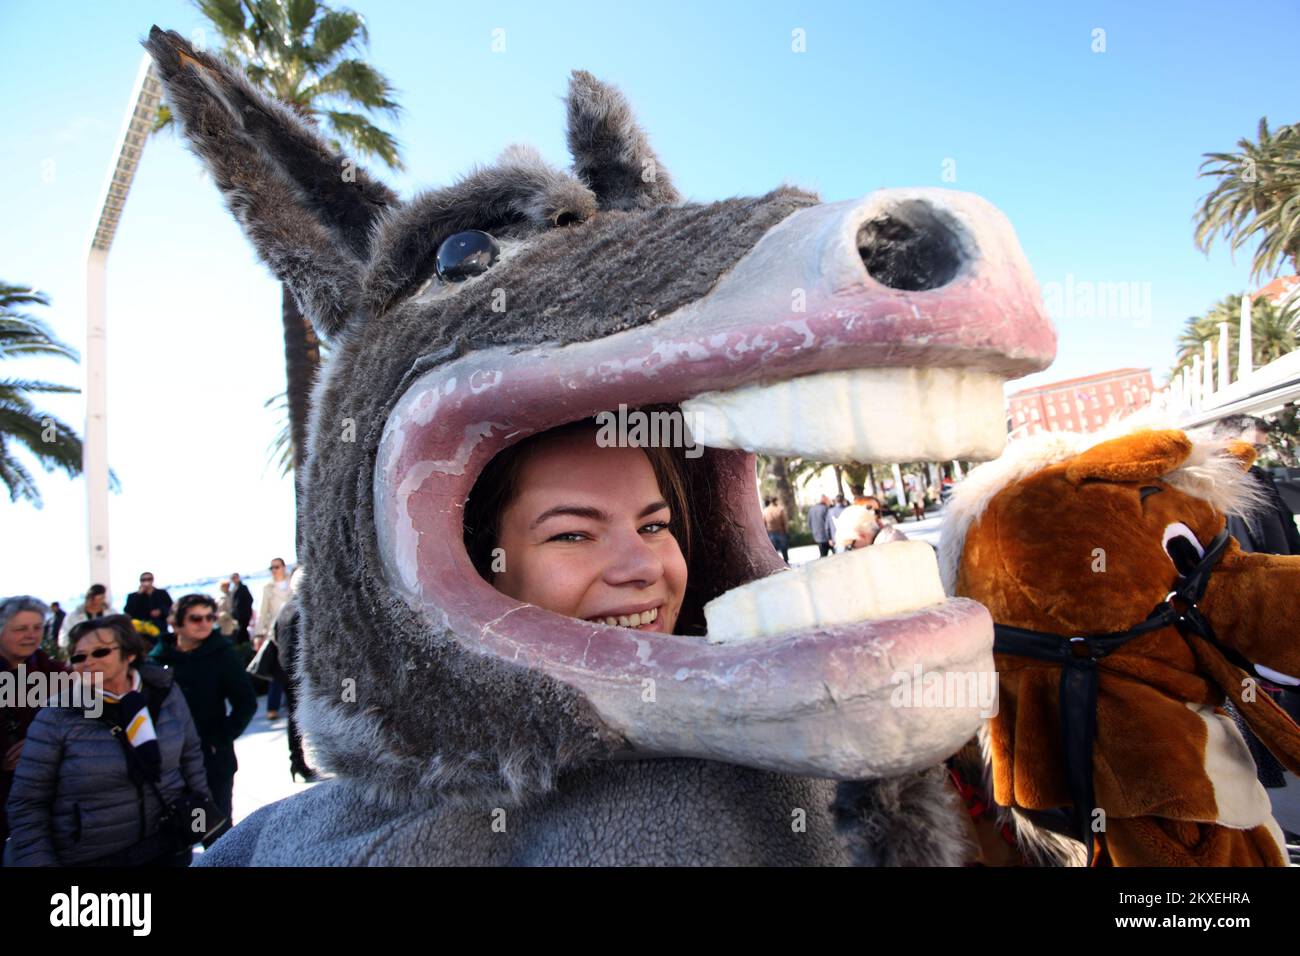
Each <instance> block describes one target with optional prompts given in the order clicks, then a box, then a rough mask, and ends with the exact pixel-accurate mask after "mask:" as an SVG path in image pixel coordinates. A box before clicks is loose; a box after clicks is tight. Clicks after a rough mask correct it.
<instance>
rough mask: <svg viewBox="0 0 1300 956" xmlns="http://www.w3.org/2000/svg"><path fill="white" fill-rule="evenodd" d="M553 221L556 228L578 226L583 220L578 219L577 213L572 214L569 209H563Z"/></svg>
mask: <svg viewBox="0 0 1300 956" xmlns="http://www.w3.org/2000/svg"><path fill="white" fill-rule="evenodd" d="M552 221H553V222H554V223H555V225H556V226H560V227H563V226H573V225H577V224H578V223H579V222H580V221H581V220H579V219H578V217H577V215H576V214H575V213H571V212H569V210H567V209H561V210H560V211H559V212H557V213H556V214H555V217H554V219H553V220H552Z"/></svg>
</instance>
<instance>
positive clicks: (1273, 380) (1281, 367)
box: [1169, 293, 1300, 428]
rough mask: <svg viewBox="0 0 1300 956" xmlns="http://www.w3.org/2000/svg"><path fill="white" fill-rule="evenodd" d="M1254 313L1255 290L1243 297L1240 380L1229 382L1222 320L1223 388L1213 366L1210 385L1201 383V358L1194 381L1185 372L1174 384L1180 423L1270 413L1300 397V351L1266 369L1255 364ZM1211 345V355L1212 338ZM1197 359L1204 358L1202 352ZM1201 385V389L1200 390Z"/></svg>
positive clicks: (1195, 423) (1174, 408)
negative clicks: (1251, 299)
mask: <svg viewBox="0 0 1300 956" xmlns="http://www.w3.org/2000/svg"><path fill="white" fill-rule="evenodd" d="M1250 312H1251V306H1250V294H1249V293H1247V294H1246V295H1244V296H1242V299H1241V328H1240V333H1239V335H1238V339H1237V341H1238V349H1237V380H1236V381H1235V382H1231V383H1229V382H1228V381H1227V379H1228V378H1229V377H1230V376H1229V362H1228V323H1226V322H1222V323H1220V328H1219V343H1218V346H1219V347H1218V353H1219V354H1218V365H1219V381H1218V383H1217V387H1216V383H1215V381H1214V375H1213V373H1212V371H1211V370H1210V368H1209V367H1208V366H1207V368H1206V369H1205V379H1204V383H1203V384H1202V383H1200V382H1198V381H1197V379H1198V373H1199V371H1200V369H1199V368H1197V363H1196V362H1193V369H1192V374H1191V376H1190V382H1189V381H1188V376H1186V375H1185V374H1184V375H1183V376H1179V377H1176V378H1175V379H1174V380H1173V382H1171V383H1170V394H1169V402H1170V407H1171V410H1172V411H1174V412H1175V413H1176V414H1178V416H1179V424H1180V425H1182V426H1185V427H1187V428H1194V427H1196V426H1198V425H1207V424H1209V423H1210V422H1213V421H1218V420H1219V419H1220V418H1227V417H1228V416H1229V415H1267V414H1269V413H1270V412H1276V411H1280V410H1281V409H1283V408H1285V407H1286V406H1287V405H1289V404H1290V403H1292V402H1296V401H1300V351H1296V352H1291V353H1289V354H1287V355H1283V356H1282V357H1281V358H1279V359H1276V360H1275V361H1272V362H1269V363H1268V364H1267V365H1264V366H1261V367H1260V368H1252V362H1251V351H1252V350H1251V329H1250ZM1205 349H1206V354H1207V355H1209V354H1210V350H1211V346H1210V343H1209V342H1207V343H1206V345H1205ZM1196 358H1197V359H1199V358H1200V356H1197V357H1196ZM1198 385H1201V387H1199V388H1198V387H1197V386H1198Z"/></svg>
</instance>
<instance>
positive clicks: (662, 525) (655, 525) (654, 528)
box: [641, 521, 669, 534]
mask: <svg viewBox="0 0 1300 956" xmlns="http://www.w3.org/2000/svg"><path fill="white" fill-rule="evenodd" d="M668 525H669V523H668V522H667V521H653V522H651V523H650V524H648V525H645V526H644V527H642V529H641V530H642V531H647V530H648V531H649V532H650V533H651V534H658V533H659V532H660V531H667V530H668Z"/></svg>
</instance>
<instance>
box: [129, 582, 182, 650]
mask: <svg viewBox="0 0 1300 956" xmlns="http://www.w3.org/2000/svg"><path fill="white" fill-rule="evenodd" d="M171 610H172V596H171V595H170V594H168V593H167V592H166V591H165V590H163V589H162V588H155V587H154V586H153V572H152V571H146V572H144V573H143V574H141V575H140V589H139V590H138V591H135V592H134V593H132V594H131V596H130V597H128V598H127V599H126V615H127V617H129V618H131V619H132V620H136V621H144V622H145V623H146V624H152V625H153V626H154V627H156V628H158V631H159V638H160V639H161V638H164V637H166V636H167V634H168V630H167V627H168V624H167V622H168V620H169V617H168V616H169V615H170V614H171Z"/></svg>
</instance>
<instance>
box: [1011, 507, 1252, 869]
mask: <svg viewBox="0 0 1300 956" xmlns="http://www.w3.org/2000/svg"><path fill="white" fill-rule="evenodd" d="M1231 540H1232V538H1231V536H1230V535H1229V534H1228V532H1227V531H1226V530H1224V531H1220V532H1219V534H1218V535H1216V536H1215V538H1214V540H1213V541H1211V542H1210V546H1209V547H1208V548H1206V549H1205V554H1204V555H1203V556H1202V557H1201V559H1200V561H1199V562H1198V563H1197V564H1196V566H1195V567H1194V568H1192V569H1191V570H1190V571H1189V572H1188V573H1187V574H1186V575H1184V576H1182V577H1181V578H1180V579H1179V582H1178V586H1177V587H1176V588H1175V589H1174V590H1172V591H1170V592H1169V593H1168V594H1166V595H1165V599H1164V600H1163V601H1161V602H1160V603H1159V604H1157V605H1156V607H1155V610H1153V611H1152V612H1151V613H1150V614H1148V615H1147V617H1146V620H1144V621H1142V622H1141V623H1139V624H1137V625H1135V626H1133V627H1131V628H1129V629H1128V630H1127V631H1120V632H1118V633H1112V634H1092V635H1088V636H1086V637H1066V636H1065V635H1062V634H1051V633H1047V632H1044V631H1030V630H1026V629H1024V628H1019V627H1009V626H1008V625H1005V624H994V625H993V650H994V652H995V653H998V654H1014V655H1016V656H1018V657H1032V658H1034V659H1036V660H1040V661H1050V662H1051V663H1054V664H1059V665H1060V667H1061V690H1060V698H1061V701H1060V704H1061V737H1062V743H1063V746H1064V751H1063V756H1064V758H1065V774H1066V779H1067V783H1068V784H1069V789H1070V799H1071V800H1072V801H1073V803H1074V825H1075V829H1076V831H1077V833H1078V836H1079V839H1080V840H1081V841H1082V842H1083V844H1084V846H1086V847H1087V848H1088V863H1089V865H1091V863H1092V856H1093V829H1092V825H1091V814H1092V811H1093V809H1094V804H1093V801H1094V794H1093V779H1092V745H1093V741H1094V739H1095V737H1096V733H1097V687H1098V674H1097V663H1098V662H1099V661H1100V660H1101V659H1102V658H1103V657H1106V656H1107V655H1108V654H1111V653H1113V652H1114V651H1116V650H1118V649H1119V648H1121V647H1123V646H1124V645H1125V644H1127V643H1128V642H1129V641H1131V640H1133V639H1134V638H1137V637H1141V636H1142V635H1143V634H1150V633H1151V632H1152V631H1158V630H1160V629H1161V628H1165V627H1176V628H1178V631H1179V633H1181V634H1183V635H1184V636H1186V635H1187V634H1195V635H1197V636H1198V637H1201V638H1204V639H1205V640H1206V641H1208V642H1209V643H1210V644H1212V645H1213V646H1214V647H1215V648H1217V649H1218V650H1219V651H1220V653H1222V654H1223V656H1224V657H1226V658H1227V659H1228V660H1229V661H1230V662H1231V663H1233V664H1235V665H1236V666H1237V667H1240V668H1241V669H1242V670H1244V671H1246V672H1247V673H1249V674H1253V675H1254V676H1255V677H1257V678H1258V677H1259V676H1260V675H1259V674H1258V673H1257V672H1256V671H1255V668H1254V665H1252V664H1251V663H1250V662H1249V661H1247V660H1246V659H1245V658H1244V657H1242V656H1241V654H1240V653H1238V652H1237V651H1235V650H1233V649H1232V648H1229V647H1225V646H1224V645H1223V644H1221V643H1219V639H1218V637H1217V636H1215V633H1214V628H1213V627H1212V626H1211V625H1210V622H1209V620H1208V619H1207V618H1206V617H1205V615H1204V614H1202V613H1201V610H1200V608H1198V607H1197V602H1199V601H1200V600H1201V598H1203V597H1204V596H1205V589H1206V587H1207V586H1208V585H1209V583H1210V574H1211V573H1213V571H1214V568H1215V566H1216V565H1217V564H1218V563H1219V559H1220V558H1221V557H1223V552H1224V550H1225V549H1226V548H1227V547H1228V542H1229V541H1231Z"/></svg>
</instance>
